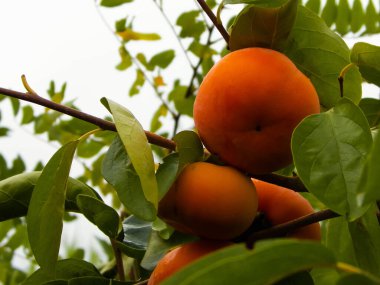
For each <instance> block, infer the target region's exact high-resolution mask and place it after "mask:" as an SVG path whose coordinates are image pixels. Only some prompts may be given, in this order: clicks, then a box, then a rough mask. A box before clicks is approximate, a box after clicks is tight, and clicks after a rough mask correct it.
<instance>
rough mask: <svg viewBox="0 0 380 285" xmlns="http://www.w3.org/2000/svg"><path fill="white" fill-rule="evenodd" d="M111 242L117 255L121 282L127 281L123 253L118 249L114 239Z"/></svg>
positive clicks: (117, 267) (117, 266)
mask: <svg viewBox="0 0 380 285" xmlns="http://www.w3.org/2000/svg"><path fill="white" fill-rule="evenodd" d="M110 240H111V245H112V249H113V252H114V255H115V260H116V269H117V274H118V276H119V279H120V281H125V274H124V265H123V257H122V255H121V251H120V249H119V248H118V246H117V244H116V241H115V240H114V239H112V238H111V239H110Z"/></svg>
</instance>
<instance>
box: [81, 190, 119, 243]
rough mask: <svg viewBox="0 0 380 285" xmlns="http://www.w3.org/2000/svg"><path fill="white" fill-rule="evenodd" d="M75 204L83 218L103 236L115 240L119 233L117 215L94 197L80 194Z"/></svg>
mask: <svg viewBox="0 0 380 285" xmlns="http://www.w3.org/2000/svg"><path fill="white" fill-rule="evenodd" d="M77 204H78V207H79V209H80V211H81V212H82V213H83V215H85V217H86V218H87V219H88V220H89V221H90V222H92V223H93V224H95V225H96V226H97V227H98V228H99V229H100V230H101V231H102V232H103V233H104V234H105V235H107V236H109V237H111V238H115V237H116V236H117V234H118V232H119V225H120V217H119V215H118V213H117V212H116V211H115V210H114V209H113V208H111V207H110V206H108V205H106V204H105V203H104V202H103V201H100V200H98V199H96V198H94V197H91V196H87V195H83V194H80V195H78V196H77Z"/></svg>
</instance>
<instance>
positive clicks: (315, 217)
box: [246, 210, 340, 248]
mask: <svg viewBox="0 0 380 285" xmlns="http://www.w3.org/2000/svg"><path fill="white" fill-rule="evenodd" d="M339 216H340V215H339V214H337V213H335V212H333V211H331V210H322V211H319V212H316V213H313V214H309V215H306V216H303V217H300V218H298V219H295V220H292V221H289V222H286V223H283V224H280V225H276V226H273V227H270V228H268V229H264V230H260V231H258V232H254V233H252V234H251V235H250V236H249V237H248V238H247V239H246V245H247V247H248V248H252V246H253V244H254V242H255V241H257V240H260V239H266V238H270V237H278V236H284V235H285V234H287V233H288V232H292V231H294V230H295V229H298V228H300V227H304V226H308V225H311V224H314V223H317V222H321V221H324V220H328V219H332V218H336V217H339Z"/></svg>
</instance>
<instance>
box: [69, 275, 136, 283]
mask: <svg viewBox="0 0 380 285" xmlns="http://www.w3.org/2000/svg"><path fill="white" fill-rule="evenodd" d="M133 284H136V282H132V281H129V282H128V281H117V280H115V279H106V278H101V277H92V276H91V277H89V276H86V277H78V278H73V279H70V280H69V281H68V283H67V285H133Z"/></svg>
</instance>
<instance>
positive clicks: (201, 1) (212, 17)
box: [197, 0, 230, 45]
mask: <svg viewBox="0 0 380 285" xmlns="http://www.w3.org/2000/svg"><path fill="white" fill-rule="evenodd" d="M197 2H198V3H199V5H200V6H201V7H202V9H203V11H205V13H206V14H207V16H208V17H209V18H210V20H211V22H212V23H213V24H214V26H215V27H216V28H217V29H218V31H219V32H220V34H221V35H222V37H223V38H224V40H225V41H226V43H227V45H228V44H229V42H230V35H229V34H228V32H227V31H226V29H225V28H224V27H223V25H222V24H220V23H219V22H218V19H217V18H216V16H215V14H214V13H213V12H212V11H211V9H210V7H209V6H208V5H207V3H206V2H205V1H204V0H197Z"/></svg>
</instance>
